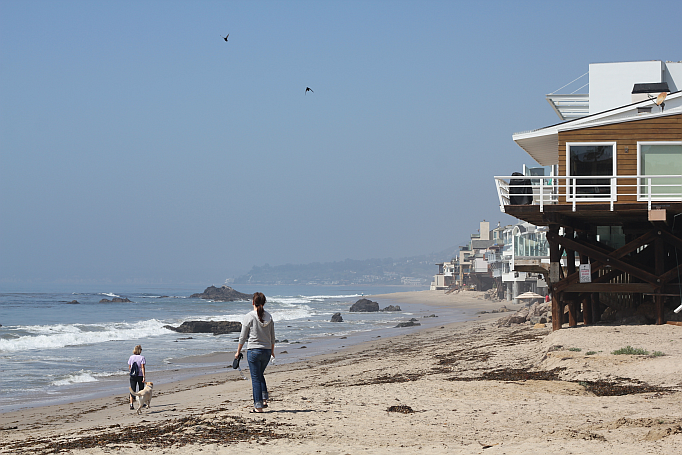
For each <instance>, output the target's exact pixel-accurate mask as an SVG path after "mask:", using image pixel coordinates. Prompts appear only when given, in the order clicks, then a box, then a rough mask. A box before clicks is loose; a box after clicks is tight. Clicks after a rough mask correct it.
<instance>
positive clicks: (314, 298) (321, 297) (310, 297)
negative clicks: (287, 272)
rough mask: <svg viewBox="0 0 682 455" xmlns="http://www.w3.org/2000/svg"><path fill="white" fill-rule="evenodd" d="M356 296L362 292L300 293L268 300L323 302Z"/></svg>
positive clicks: (288, 302)
mask: <svg viewBox="0 0 682 455" xmlns="http://www.w3.org/2000/svg"><path fill="white" fill-rule="evenodd" d="M356 297H361V294H343V295H298V296H295V297H289V296H286V297H280V296H276V297H272V298H269V299H268V302H272V303H281V304H283V305H286V304H289V305H298V304H302V303H303V304H305V303H310V302H322V301H325V300H338V299H353V298H356Z"/></svg>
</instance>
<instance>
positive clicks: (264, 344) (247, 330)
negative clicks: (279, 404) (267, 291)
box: [234, 292, 275, 412]
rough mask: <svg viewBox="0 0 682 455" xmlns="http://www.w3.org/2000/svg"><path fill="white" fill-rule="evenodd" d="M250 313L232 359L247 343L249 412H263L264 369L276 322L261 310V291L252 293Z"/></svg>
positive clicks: (272, 350) (272, 353)
mask: <svg viewBox="0 0 682 455" xmlns="http://www.w3.org/2000/svg"><path fill="white" fill-rule="evenodd" d="M251 304H252V305H253V311H250V312H249V313H248V314H247V315H246V316H244V321H243V322H242V332H241V334H240V335H239V346H238V347H237V353H236V354H235V355H234V357H235V358H239V357H240V356H241V352H242V347H244V343H245V342H246V341H247V340H248V342H249V348H248V351H247V353H246V360H247V361H248V362H249V371H250V372H251V386H252V387H253V407H254V409H253V410H252V411H251V412H263V408H267V407H268V403H267V400H268V387H267V385H266V384H265V376H263V373H264V372H265V367H267V366H268V362H270V356H272V358H275V322H274V321H273V320H272V316H270V313H268V312H267V311H265V309H263V306H264V305H265V295H263V293H262V292H256V293H255V294H253V299H252V300H251Z"/></svg>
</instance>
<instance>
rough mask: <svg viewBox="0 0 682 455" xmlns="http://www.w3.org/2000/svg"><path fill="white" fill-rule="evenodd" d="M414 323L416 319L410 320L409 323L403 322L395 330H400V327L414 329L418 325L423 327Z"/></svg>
mask: <svg viewBox="0 0 682 455" xmlns="http://www.w3.org/2000/svg"><path fill="white" fill-rule="evenodd" d="M414 321H416V319H410V320H409V321H407V322H401V323H399V324H398V325H397V326H395V328H399V327H414V326H416V325H421V324H420V323H418V322H414Z"/></svg>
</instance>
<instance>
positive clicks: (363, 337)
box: [0, 291, 495, 413]
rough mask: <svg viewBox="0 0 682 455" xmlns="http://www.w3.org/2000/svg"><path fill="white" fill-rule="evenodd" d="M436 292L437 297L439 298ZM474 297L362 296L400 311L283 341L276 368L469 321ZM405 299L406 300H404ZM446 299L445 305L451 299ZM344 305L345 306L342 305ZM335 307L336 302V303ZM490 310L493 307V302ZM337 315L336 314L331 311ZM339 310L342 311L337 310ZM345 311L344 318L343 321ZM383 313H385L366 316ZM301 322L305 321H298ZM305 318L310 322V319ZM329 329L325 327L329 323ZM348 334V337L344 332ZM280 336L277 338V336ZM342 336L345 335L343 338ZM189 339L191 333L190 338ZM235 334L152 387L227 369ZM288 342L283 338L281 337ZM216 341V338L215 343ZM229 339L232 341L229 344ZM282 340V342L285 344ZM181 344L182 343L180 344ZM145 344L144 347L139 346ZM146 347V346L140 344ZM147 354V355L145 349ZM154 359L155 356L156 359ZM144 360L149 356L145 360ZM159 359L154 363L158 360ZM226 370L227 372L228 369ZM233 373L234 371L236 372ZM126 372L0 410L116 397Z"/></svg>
mask: <svg viewBox="0 0 682 455" xmlns="http://www.w3.org/2000/svg"><path fill="white" fill-rule="evenodd" d="M439 294H440V295H439ZM473 294H474V295H473V296H467V297H462V296H459V297H457V298H456V299H455V300H456V301H458V302H460V304H458V305H457V306H458V307H461V308H447V307H443V305H440V306H439V305H438V302H439V301H440V300H442V297H443V293H442V292H439V291H417V292H398V293H390V294H378V295H377V296H367V297H371V298H372V299H374V300H378V301H379V303H380V305H381V307H382V308H383V307H385V306H387V305H389V304H396V302H398V301H399V302H402V303H403V311H401V312H395V313H390V317H389V319H390V320H391V321H394V322H392V323H386V324H384V325H383V327H381V326H379V327H376V326H373V327H372V329H371V330H360V331H355V330H357V329H355V327H357V326H356V325H355V323H354V322H353V319H354V318H356V317H357V316H355V317H351V318H349V319H351V321H350V322H348V323H346V322H344V323H341V324H338V325H337V324H332V326H334V327H333V328H332V329H331V330H334V329H337V328H338V332H337V333H340V334H341V335H335V334H333V332H330V334H329V335H327V336H312V337H307V338H306V337H304V338H302V339H301V338H299V339H297V340H295V341H293V340H292V343H282V344H279V345H278V349H277V352H284V353H285V354H284V355H281V356H278V358H277V363H278V364H289V363H293V362H298V361H301V360H306V359H308V358H310V357H313V356H315V355H319V354H325V353H330V352H335V351H337V350H339V349H343V348H344V347H346V346H351V345H354V344H358V343H362V342H365V341H369V340H372V339H375V338H381V337H387V336H393V335H396V332H400V333H406V332H411V331H414V330H420V329H422V328H427V327H433V326H435V325H437V324H442V323H445V322H450V321H460V320H463V319H466V318H472V317H474V311H475V310H476V309H478V308H479V307H481V306H482V305H483V306H484V305H485V304H487V303H490V302H489V301H483V300H478V299H477V298H476V296H475V294H476V293H473ZM406 295H407V296H410V297H409V298H406ZM447 297H449V298H448V299H446V300H448V301H452V300H453V299H452V298H450V296H447ZM354 301H355V300H352V301H350V300H349V301H348V302H347V303H345V304H343V306H344V307H345V310H346V312H347V310H348V309H349V308H350V306H351V305H352V303H354ZM346 305H347V306H346ZM336 306H337V307H338V304H337V305H336ZM493 307H495V304H493ZM334 311H336V310H334ZM341 311H342V312H343V310H341ZM346 312H344V313H343V314H344V317H346V316H345V315H346ZM434 313H438V314H437V316H439V317H438V318H426V317H425V316H430V315H432V314H434ZM353 314H354V315H360V314H363V313H350V314H349V315H353ZM366 314H368V315H372V314H377V315H378V314H382V315H384V313H366ZM410 318H417V319H419V324H420V325H421V327H420V326H415V327H408V328H402V329H396V328H395V324H397V322H401V321H402V322H405V321H407V320H408V319H410ZM303 320H304V319H303ZM309 320H310V319H309ZM328 325H329V324H328ZM349 332H350V333H349ZM279 335H280V337H282V334H281V333H280V334H279ZM343 335H345V336H343ZM190 336H191V335H190ZM237 336H238V334H236V333H235V334H227V335H224V336H222V337H221V340H220V342H219V343H217V344H216V347H217V349H218V350H216V351H213V352H211V353H209V354H195V355H179V356H177V357H164V358H163V364H162V365H161V364H160V365H158V366H156V368H154V365H153V364H152V368H151V369H150V373H151V374H150V375H149V377H150V378H152V380H153V381H155V382H156V383H157V384H160V383H169V382H177V381H181V380H186V379H191V378H193V377H198V376H202V375H205V374H212V373H219V372H224V371H226V369H225V368H226V367H229V366H231V364H232V356H233V350H236V345H237V344H236V337H237ZM182 337H183V335H179V336H178V337H177V339H176V342H177V341H179V340H182ZM284 338H287V336H286V334H285V335H284V336H283V337H282V339H284ZM216 340H217V339H216ZM233 341H234V342H233ZM285 341H286V340H285ZM180 343H183V342H182V341H180ZM143 344H144V343H143ZM145 346H146V347H147V348H148V349H149V346H147V345H146V344H145ZM149 352H151V351H149ZM157 357H158V355H157ZM148 360H149V357H148ZM158 360H159V359H157V361H158ZM228 370H229V371H231V368H228ZM235 373H236V372H235ZM125 376H126V373H125V372H124V371H120V372H118V373H116V374H105V375H100V376H99V377H98V380H97V381H91V382H81V383H76V384H73V385H67V386H65V387H62V388H60V390H58V391H56V393H45V392H34V393H31V394H27V395H26V396H25V399H23V400H14V402H9V403H2V404H0V412H2V413H4V412H11V411H15V410H20V409H26V408H30V407H41V406H50V405H64V404H68V403H71V402H73V401H80V400H88V399H95V398H103V397H106V396H110V395H114V394H117V393H119V391H120V390H121V388H123V389H124V390H125V384H127V380H126V377H125Z"/></svg>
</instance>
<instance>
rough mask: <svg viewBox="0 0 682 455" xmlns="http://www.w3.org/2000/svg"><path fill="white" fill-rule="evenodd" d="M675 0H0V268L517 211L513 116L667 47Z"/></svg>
mask: <svg viewBox="0 0 682 455" xmlns="http://www.w3.org/2000/svg"><path fill="white" fill-rule="evenodd" d="M681 17H682V2H680V1H679V0H675V1H669V2H657V1H647V2H641V1H637V2H607V1H588V2H579V1H570V2H566V1H562V2H553V1H547V0H543V1H538V2H523V1H514V2H512V1H508V2H507V1H504V2H502V1H500V2H486V1H479V2H474V1H466V2H455V1H451V2H436V1H433V2H429V1H414V2H395V1H381V2H367V1H362V2H352V1H338V2H334V1H326V0H325V1H316V2H294V1H292V2H285V1H278V2H254V1H248V2H247V1H244V2H237V1H235V2H225V1H214V2H209V1H202V2H190V1H184V2H169V1H159V2H156V1H142V2H138V1H135V2H122V1H116V2H103V1H83V2H74V1H58V2H54V1H26V0H23V1H4V0H3V1H0V286H2V284H3V283H5V284H8V283H15V282H28V281H44V282H59V281H61V282H64V281H73V282H79V281H80V282H114V283H116V282H125V281H126V280H150V281H154V280H163V281H164V282H173V281H175V282H186V283H220V282H222V281H223V280H224V279H225V278H227V277H230V276H235V275H237V274H240V273H244V272H246V271H247V270H249V269H250V268H251V267H252V266H253V265H263V264H265V263H269V264H270V265H279V264H286V263H308V262H314V261H319V262H325V261H339V260H344V259H346V258H351V259H367V258H384V257H394V258H397V257H404V256H411V255H417V254H424V253H430V252H434V251H440V250H442V249H444V248H446V247H449V246H453V245H456V244H458V243H461V241H463V240H465V239H467V238H468V235H469V234H470V233H471V232H475V231H476V229H477V227H478V222H479V220H481V219H486V220H489V221H491V225H494V224H496V223H497V221H501V222H502V223H503V224H506V223H510V222H512V221H513V219H512V218H510V217H507V216H504V215H503V214H502V213H500V211H499V207H498V201H497V195H496V192H495V184H494V180H493V178H492V177H493V175H509V174H510V173H511V172H513V171H517V170H520V169H521V166H522V164H523V163H526V164H529V165H530V164H533V161H532V159H531V158H530V157H529V156H528V155H527V154H526V153H525V152H524V151H523V150H522V149H521V148H519V147H518V146H517V145H516V144H514V142H513V141H512V139H511V135H512V133H515V132H518V131H524V130H529V129H534V128H539V127H542V126H546V125H550V124H554V123H557V122H558V121H559V120H558V117H557V116H556V114H554V112H553V111H552V109H551V107H550V106H549V105H548V103H547V102H546V101H545V99H544V95H545V94H547V93H550V92H553V91H555V90H556V89H558V88H559V87H561V86H562V85H564V84H566V83H568V82H570V81H571V80H573V79H575V78H576V77H578V76H580V75H582V74H583V73H585V72H586V71H587V70H588V65H589V64H590V63H596V62H616V61H635V60H675V61H677V60H682V32H680V30H681V28H680V18H681ZM226 33H229V34H230V37H229V41H228V42H227V43H226V42H225V41H224V40H223V39H222V38H221V35H223V36H225V34H226ZM306 87H310V88H312V89H313V90H314V93H308V94H305V88H306ZM443 259H444V260H447V259H449V258H443ZM434 273H435V267H434Z"/></svg>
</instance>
